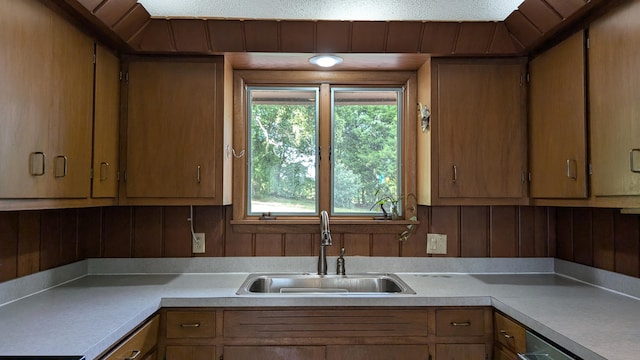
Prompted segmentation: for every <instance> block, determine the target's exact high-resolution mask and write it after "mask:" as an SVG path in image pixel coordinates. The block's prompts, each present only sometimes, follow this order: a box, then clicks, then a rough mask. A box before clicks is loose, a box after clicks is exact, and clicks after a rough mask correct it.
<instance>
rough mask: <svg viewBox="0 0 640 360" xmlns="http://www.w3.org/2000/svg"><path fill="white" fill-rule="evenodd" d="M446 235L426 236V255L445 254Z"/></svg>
mask: <svg viewBox="0 0 640 360" xmlns="http://www.w3.org/2000/svg"><path fill="white" fill-rule="evenodd" d="M446 253H447V235H446V234H427V254H446Z"/></svg>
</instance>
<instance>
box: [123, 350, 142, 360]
mask: <svg viewBox="0 0 640 360" xmlns="http://www.w3.org/2000/svg"><path fill="white" fill-rule="evenodd" d="M138 356H140V350H133V351H132V352H131V356H128V357H126V358H124V360H135V359H136V358H137V357H138Z"/></svg>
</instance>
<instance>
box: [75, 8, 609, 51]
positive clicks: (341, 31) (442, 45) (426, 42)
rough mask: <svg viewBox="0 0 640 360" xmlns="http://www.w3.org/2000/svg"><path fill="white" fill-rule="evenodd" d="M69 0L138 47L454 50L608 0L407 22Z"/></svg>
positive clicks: (520, 46)
mask: <svg viewBox="0 0 640 360" xmlns="http://www.w3.org/2000/svg"><path fill="white" fill-rule="evenodd" d="M65 1H66V2H67V3H68V4H71V5H72V7H73V8H75V9H77V8H78V4H80V5H82V6H83V7H84V8H85V9H87V10H88V11H89V13H90V14H92V15H93V16H94V17H95V19H93V21H92V23H96V21H95V20H96V19H97V20H98V21H100V22H101V23H102V24H104V25H105V26H106V27H107V28H109V29H110V30H111V31H112V32H113V33H114V34H115V35H117V36H118V37H119V38H120V39H122V40H123V41H124V42H125V43H126V44H128V45H129V47H130V50H131V51H133V52H142V53H146V52H148V53H195V54H220V53H224V52H290V53H314V52H320V53H322V52H327V53H330V52H335V53H428V54H432V55H455V56H463V55H502V56H504V55H522V54H525V53H527V52H528V51H530V50H531V49H532V48H534V47H535V46H537V45H539V44H541V43H542V42H543V41H545V40H547V39H548V38H549V37H550V36H551V35H552V34H553V33H556V32H558V31H559V30H561V29H562V28H563V27H564V26H567V25H568V24H569V23H570V22H571V21H573V20H576V18H578V17H579V16H582V15H584V14H585V13H587V11H588V10H590V9H592V8H593V7H594V6H596V5H602V4H604V3H606V0H525V1H524V2H523V3H522V4H521V5H520V7H519V8H518V10H516V11H514V12H513V13H511V14H510V15H509V16H508V17H507V18H506V19H505V20H504V21H500V22H432V21H428V22H421V21H406V22H405V21H293V20H222V19H168V18H152V17H151V16H150V15H149V13H148V12H147V11H146V10H145V9H144V7H143V6H142V5H140V4H138V3H137V1H136V0H65ZM74 3H75V4H74ZM74 5H75V6H74ZM80 15H82V16H85V17H86V16H87V14H84V13H81V14H80Z"/></svg>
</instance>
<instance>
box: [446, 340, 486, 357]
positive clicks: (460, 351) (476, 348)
mask: <svg viewBox="0 0 640 360" xmlns="http://www.w3.org/2000/svg"><path fill="white" fill-rule="evenodd" d="M486 358H487V351H486V350H485V345H484V344H436V358H435V360H470V359H478V360H483V359H486Z"/></svg>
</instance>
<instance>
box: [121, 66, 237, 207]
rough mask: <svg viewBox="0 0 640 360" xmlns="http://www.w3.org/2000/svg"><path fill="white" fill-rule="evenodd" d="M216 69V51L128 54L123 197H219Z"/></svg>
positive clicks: (179, 200) (132, 200)
mask: <svg viewBox="0 0 640 360" xmlns="http://www.w3.org/2000/svg"><path fill="white" fill-rule="evenodd" d="M223 77H224V65H223V62H222V60H221V58H219V57H213V58H207V59H161V58H139V57H137V58H131V61H130V62H129V64H128V87H127V109H128V110H127V135H126V139H127V140H126V170H125V171H126V175H125V182H126V188H125V190H126V192H125V196H126V200H124V201H126V202H127V203H129V204H196V205H197V204H222V203H223V202H224V199H225V194H224V191H223V190H224V189H225V188H224V181H225V180H224V179H225V174H224V171H223V166H225V165H224V163H225V162H228V161H230V159H229V158H230V156H226V154H227V153H228V152H226V151H225V148H224V139H225V137H224V136H225V133H226V130H225V127H230V121H229V120H230V119H229V118H226V120H227V121H225V116H224V109H223V96H224V95H223V81H224V79H223Z"/></svg>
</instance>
